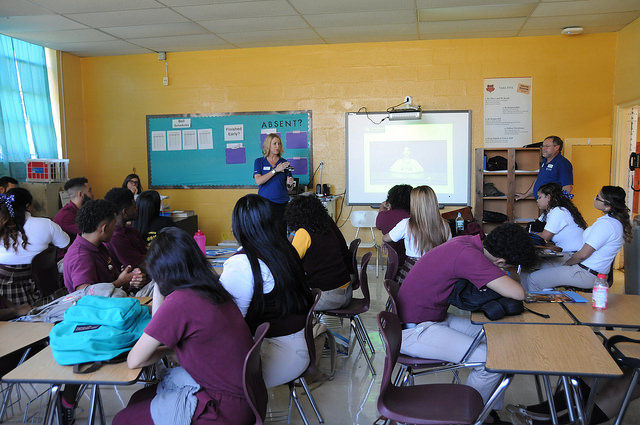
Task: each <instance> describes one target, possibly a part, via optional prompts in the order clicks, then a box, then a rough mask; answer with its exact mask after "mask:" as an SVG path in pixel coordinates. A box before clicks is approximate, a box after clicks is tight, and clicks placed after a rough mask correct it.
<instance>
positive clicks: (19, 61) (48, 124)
mask: <svg viewBox="0 0 640 425" xmlns="http://www.w3.org/2000/svg"><path fill="white" fill-rule="evenodd" d="M20 88H22V96H20ZM23 100H24V105H23V103H22V101H23ZM23 106H24V109H23ZM25 115H26V119H27V120H28V123H29V126H27V121H26V120H25ZM0 118H1V120H0V175H13V176H14V177H16V178H18V179H20V177H23V176H24V174H25V173H24V161H25V160H26V159H29V158H32V157H35V158H57V156H58V150H57V143H56V134H55V128H54V125H53V115H52V113H51V98H50V95H49V81H48V78H47V64H46V59H45V53H44V47H41V46H36V45H34V44H31V43H26V42H24V41H20V40H16V39H13V38H11V37H7V36H4V35H0ZM28 130H30V132H31V134H30V135H31V139H32V140H33V150H34V151H33V152H31V151H30V149H29V139H28V134H27V131H28ZM32 154H33V156H32Z"/></svg>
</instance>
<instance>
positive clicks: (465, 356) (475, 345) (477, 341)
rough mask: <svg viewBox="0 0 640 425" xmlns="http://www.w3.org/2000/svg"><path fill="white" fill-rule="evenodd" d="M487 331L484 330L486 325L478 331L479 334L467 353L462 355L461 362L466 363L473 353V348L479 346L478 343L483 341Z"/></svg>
mask: <svg viewBox="0 0 640 425" xmlns="http://www.w3.org/2000/svg"><path fill="white" fill-rule="evenodd" d="M484 335H485V332H484V327H482V329H480V332H478V334H477V335H476V337H475V338H474V339H473V342H472V343H471V345H470V346H469V349H468V350H467V352H466V353H464V356H463V357H462V359H461V360H460V363H464V362H466V361H467V359H468V358H469V356H470V355H471V353H473V350H475V349H476V347H477V346H478V344H480V341H482V338H484Z"/></svg>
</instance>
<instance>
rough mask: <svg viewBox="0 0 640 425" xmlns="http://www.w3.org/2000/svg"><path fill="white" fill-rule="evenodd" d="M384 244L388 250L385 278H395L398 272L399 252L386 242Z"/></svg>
mask: <svg viewBox="0 0 640 425" xmlns="http://www.w3.org/2000/svg"><path fill="white" fill-rule="evenodd" d="M383 246H384V247H385V249H386V250H387V272H386V273H385V274H384V278H385V279H391V280H393V279H395V278H396V274H397V273H398V253H397V252H396V250H395V249H393V247H392V246H391V245H389V244H388V243H386V242H385V243H384V245H383Z"/></svg>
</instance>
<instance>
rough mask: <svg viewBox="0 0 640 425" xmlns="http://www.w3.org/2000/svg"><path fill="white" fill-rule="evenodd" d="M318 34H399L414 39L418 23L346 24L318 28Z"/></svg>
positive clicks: (333, 35) (340, 35)
mask: <svg viewBox="0 0 640 425" xmlns="http://www.w3.org/2000/svg"><path fill="white" fill-rule="evenodd" d="M316 31H318V34H320V36H321V37H322V38H324V39H336V38H339V39H343V38H348V37H350V36H368V35H380V36H382V37H386V36H394V35H395V36H399V35H404V36H406V37H409V38H408V39H409V40H413V39H414V38H412V37H417V35H418V34H417V29H416V24H390V25H364V26H345V27H327V28H317V29H316Z"/></svg>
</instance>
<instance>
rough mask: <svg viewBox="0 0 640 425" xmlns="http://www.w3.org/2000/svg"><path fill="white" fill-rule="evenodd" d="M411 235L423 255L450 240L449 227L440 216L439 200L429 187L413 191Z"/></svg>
mask: <svg viewBox="0 0 640 425" xmlns="http://www.w3.org/2000/svg"><path fill="white" fill-rule="evenodd" d="M409 213H410V217H409V233H410V234H411V237H412V238H413V243H414V244H415V245H416V247H417V248H418V251H420V252H421V253H422V255H424V254H426V253H427V251H429V250H430V249H431V248H434V247H436V246H438V245H440V244H442V243H444V242H446V241H447V239H449V236H450V235H451V231H450V230H449V225H448V224H447V223H446V222H445V221H444V219H443V218H442V216H441V215H440V211H439V208H438V198H437V197H436V194H435V192H434V191H433V189H431V188H430V187H429V186H418V187H414V188H413V190H411V210H410V212H409Z"/></svg>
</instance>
